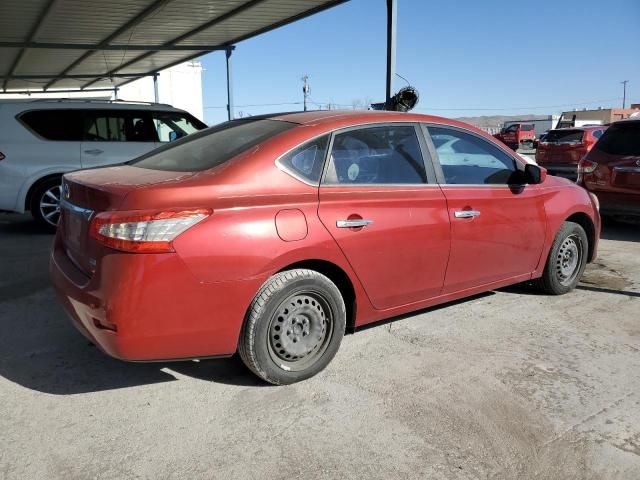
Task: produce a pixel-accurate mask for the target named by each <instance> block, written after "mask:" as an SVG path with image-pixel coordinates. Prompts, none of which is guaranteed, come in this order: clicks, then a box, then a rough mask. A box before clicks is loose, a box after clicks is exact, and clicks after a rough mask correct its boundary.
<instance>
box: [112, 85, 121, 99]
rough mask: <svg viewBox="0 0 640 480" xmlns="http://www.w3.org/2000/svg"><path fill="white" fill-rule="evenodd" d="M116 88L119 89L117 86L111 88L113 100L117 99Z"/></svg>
mask: <svg viewBox="0 0 640 480" xmlns="http://www.w3.org/2000/svg"><path fill="white" fill-rule="evenodd" d="M118 90H120V89H119V88H118V87H114V88H113V99H114V100H118Z"/></svg>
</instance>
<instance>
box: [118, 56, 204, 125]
mask: <svg viewBox="0 0 640 480" xmlns="http://www.w3.org/2000/svg"><path fill="white" fill-rule="evenodd" d="M154 95H155V94H154V89H153V78H151V77H147V78H141V79H140V80H136V81H135V82H131V83H129V84H127V85H124V86H123V87H122V88H120V89H119V91H118V98H119V99H120V100H138V101H145V102H153V101H155V97H154ZM158 96H159V99H158V101H159V102H160V103H168V104H169V105H173V106H174V107H176V108H181V109H183V110H186V111H188V112H189V113H191V114H192V115H194V116H195V117H198V118H199V119H200V120H204V108H203V104H202V65H201V64H200V62H198V61H191V62H186V63H182V64H180V65H176V66H175V67H171V68H168V69H166V70H163V71H161V72H160V74H159V75H158Z"/></svg>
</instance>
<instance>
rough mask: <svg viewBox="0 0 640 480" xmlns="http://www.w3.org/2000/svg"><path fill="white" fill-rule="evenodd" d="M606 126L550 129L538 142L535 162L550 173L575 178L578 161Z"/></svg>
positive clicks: (576, 176)
mask: <svg viewBox="0 0 640 480" xmlns="http://www.w3.org/2000/svg"><path fill="white" fill-rule="evenodd" d="M606 129H607V127H606V126H603V125H598V126H591V127H581V128H559V129H557V130H550V131H549V132H548V133H547V134H546V135H545V137H544V139H542V140H540V141H539V142H538V148H537V150H536V162H537V163H538V165H540V166H542V167H544V168H546V169H547V170H548V171H549V173H550V174H552V175H558V176H561V177H565V178H568V179H570V180H574V181H575V180H576V179H577V178H578V162H579V161H580V159H581V158H582V157H584V156H585V155H586V154H587V153H588V152H589V151H590V150H591V149H592V148H593V146H594V145H595V144H596V142H597V141H598V139H599V138H600V137H601V136H602V134H603V133H604V131H605V130H606Z"/></svg>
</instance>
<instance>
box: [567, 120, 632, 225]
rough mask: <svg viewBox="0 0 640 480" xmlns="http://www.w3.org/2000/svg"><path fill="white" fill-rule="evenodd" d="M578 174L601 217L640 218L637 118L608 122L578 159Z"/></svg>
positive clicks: (579, 180)
mask: <svg viewBox="0 0 640 480" xmlns="http://www.w3.org/2000/svg"><path fill="white" fill-rule="evenodd" d="M578 173H579V178H578V182H579V183H580V184H581V185H584V187H585V188H586V189H587V190H589V191H590V192H593V193H595V194H596V195H597V197H598V200H599V201H600V205H601V207H600V208H601V209H602V213H603V215H621V216H627V215H632V216H640V118H632V119H628V120H620V121H618V122H614V123H612V124H611V126H610V127H609V128H608V129H607V131H606V132H604V135H602V137H601V138H600V140H598V143H596V144H595V146H594V147H593V148H592V149H591V151H590V152H589V153H588V154H587V155H586V156H585V157H584V158H583V159H582V160H580V164H579V166H578Z"/></svg>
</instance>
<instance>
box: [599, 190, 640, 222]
mask: <svg viewBox="0 0 640 480" xmlns="http://www.w3.org/2000/svg"><path fill="white" fill-rule="evenodd" d="M593 193H594V194H595V195H596V196H597V197H598V200H599V201H600V213H601V214H602V215H629V216H634V217H636V216H640V193H639V194H637V195H636V194H629V193H614V192H593Z"/></svg>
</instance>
